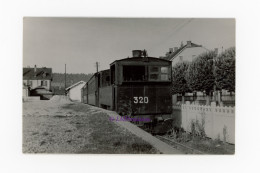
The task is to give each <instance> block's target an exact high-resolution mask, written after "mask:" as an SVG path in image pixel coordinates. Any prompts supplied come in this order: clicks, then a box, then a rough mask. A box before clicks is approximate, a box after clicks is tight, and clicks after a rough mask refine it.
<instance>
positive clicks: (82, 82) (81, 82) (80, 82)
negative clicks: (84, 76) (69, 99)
mask: <svg viewBox="0 0 260 173" xmlns="http://www.w3.org/2000/svg"><path fill="white" fill-rule="evenodd" d="M80 84H84V85H85V84H86V82H84V81H79V82H77V83H75V84H73V85H71V86H70V87H68V88H66V89H65V90H66V91H67V90H70V89H71V88H74V87H76V86H78V85H80ZM84 85H82V87H84Z"/></svg>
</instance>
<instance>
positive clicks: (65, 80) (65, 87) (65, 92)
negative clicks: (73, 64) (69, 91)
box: [64, 64, 66, 95]
mask: <svg viewBox="0 0 260 173" xmlns="http://www.w3.org/2000/svg"><path fill="white" fill-rule="evenodd" d="M64 87H65V88H64V94H65V95H66V64H65V83H64Z"/></svg>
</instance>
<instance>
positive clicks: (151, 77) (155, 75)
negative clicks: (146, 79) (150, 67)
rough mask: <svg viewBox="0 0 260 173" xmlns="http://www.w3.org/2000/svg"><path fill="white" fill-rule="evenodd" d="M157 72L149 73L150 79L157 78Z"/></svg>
mask: <svg viewBox="0 0 260 173" xmlns="http://www.w3.org/2000/svg"><path fill="white" fill-rule="evenodd" d="M158 76H159V75H158V74H150V79H152V80H158Z"/></svg>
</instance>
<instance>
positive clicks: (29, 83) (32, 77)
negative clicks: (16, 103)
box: [23, 65, 52, 91]
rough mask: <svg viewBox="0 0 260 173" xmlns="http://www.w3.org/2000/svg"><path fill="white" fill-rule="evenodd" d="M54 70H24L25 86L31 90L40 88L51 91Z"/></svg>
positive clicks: (35, 68) (43, 68)
mask: <svg viewBox="0 0 260 173" xmlns="http://www.w3.org/2000/svg"><path fill="white" fill-rule="evenodd" d="M51 81H52V68H46V67H42V68H37V67H36V65H35V66H34V68H23V86H26V87H28V88H29V89H35V88H38V87H41V88H45V89H46V90H49V91H50V90H51Z"/></svg>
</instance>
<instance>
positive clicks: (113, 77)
mask: <svg viewBox="0 0 260 173" xmlns="http://www.w3.org/2000/svg"><path fill="white" fill-rule="evenodd" d="M133 53H134V57H132V58H125V59H121V60H117V61H114V62H113V63H111V64H110V69H109V70H104V71H100V72H98V73H95V74H94V75H93V76H92V78H91V79H90V80H89V81H88V82H87V84H86V87H85V88H83V90H85V91H83V93H84V94H85V93H86V95H87V97H86V99H85V100H84V102H85V103H88V104H90V105H94V106H98V107H102V108H106V109H110V110H114V111H116V112H117V113H119V114H120V115H126V116H132V115H161V114H171V113H172V97H171V81H172V77H171V62H170V61H167V60H164V59H159V58H154V57H146V56H142V55H141V54H140V52H134V51H133ZM83 97H84V96H83Z"/></svg>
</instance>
